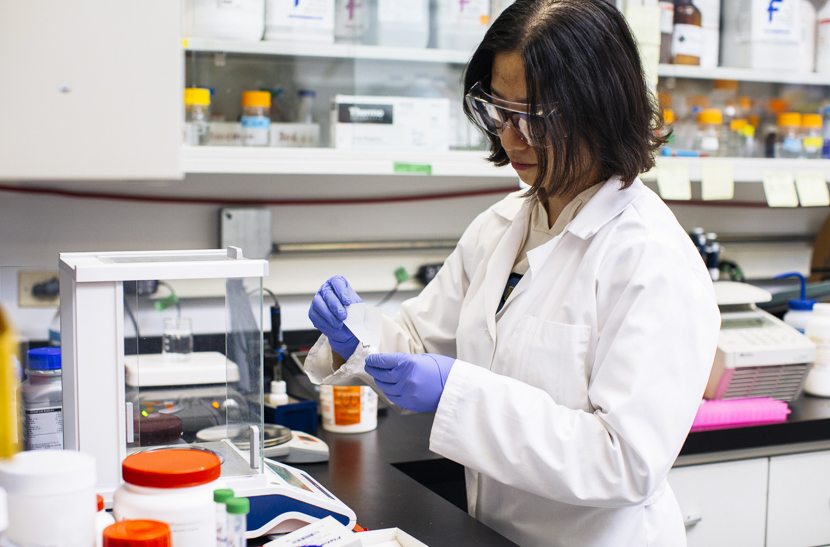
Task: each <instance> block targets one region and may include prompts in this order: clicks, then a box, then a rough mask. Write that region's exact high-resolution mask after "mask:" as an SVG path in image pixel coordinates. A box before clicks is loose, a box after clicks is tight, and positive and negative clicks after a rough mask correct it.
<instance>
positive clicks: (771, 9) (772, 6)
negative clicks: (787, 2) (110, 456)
mask: <svg viewBox="0 0 830 547" xmlns="http://www.w3.org/2000/svg"><path fill="white" fill-rule="evenodd" d="M782 1H783V0H769V7H768V8H767V13H769V22H770V23H772V14H773V13H775V12H776V11H778V8H776V7H775V3H776V2H782Z"/></svg>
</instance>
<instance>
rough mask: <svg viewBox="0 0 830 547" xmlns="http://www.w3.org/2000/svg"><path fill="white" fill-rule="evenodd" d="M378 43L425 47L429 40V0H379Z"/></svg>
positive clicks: (390, 45) (394, 45)
mask: <svg viewBox="0 0 830 547" xmlns="http://www.w3.org/2000/svg"><path fill="white" fill-rule="evenodd" d="M376 31H377V44H378V45H379V46H387V47H411V48H425V47H427V42H428V41H429V0H406V1H405V2H402V1H401V0H377V29H376Z"/></svg>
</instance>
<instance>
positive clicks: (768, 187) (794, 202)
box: [764, 171, 798, 207]
mask: <svg viewBox="0 0 830 547" xmlns="http://www.w3.org/2000/svg"><path fill="white" fill-rule="evenodd" d="M764 194H765V195H766V196H767V205H769V206H770V207H798V195H796V193H795V182H794V181H793V175H792V173H788V172H786V171H767V172H765V173H764Z"/></svg>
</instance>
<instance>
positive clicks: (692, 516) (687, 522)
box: [683, 513, 703, 528]
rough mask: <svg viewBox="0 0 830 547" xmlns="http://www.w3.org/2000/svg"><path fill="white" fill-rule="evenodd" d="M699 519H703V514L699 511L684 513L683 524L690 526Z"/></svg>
mask: <svg viewBox="0 0 830 547" xmlns="http://www.w3.org/2000/svg"><path fill="white" fill-rule="evenodd" d="M701 520H703V515H701V514H700V513H692V514H690V515H686V518H684V519H683V525H684V526H685V527H686V528H691V527H692V526H694V525H696V524H697V523H699V522H700V521H701Z"/></svg>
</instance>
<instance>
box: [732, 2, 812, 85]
mask: <svg viewBox="0 0 830 547" xmlns="http://www.w3.org/2000/svg"><path fill="white" fill-rule="evenodd" d="M722 21H723V28H722V29H721V65H722V66H731V67H740V68H756V69H768V70H790V71H795V70H797V69H798V63H797V62H795V61H796V60H797V59H798V57H799V55H800V51H801V0H773V1H770V0H723V2H722Z"/></svg>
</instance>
